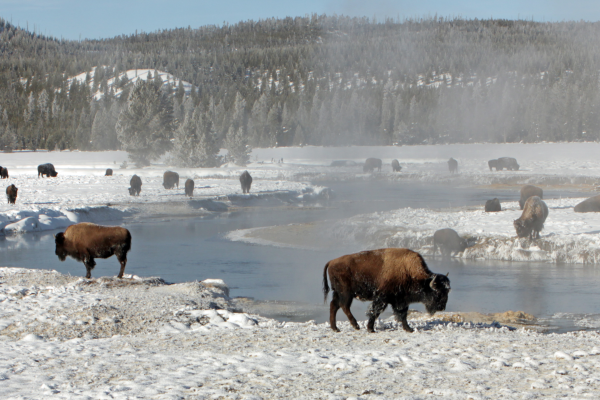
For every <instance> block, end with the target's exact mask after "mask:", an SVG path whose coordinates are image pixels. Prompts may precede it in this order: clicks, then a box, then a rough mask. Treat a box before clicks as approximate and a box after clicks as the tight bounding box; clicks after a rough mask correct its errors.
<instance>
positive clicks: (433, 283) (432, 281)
mask: <svg viewBox="0 0 600 400" xmlns="http://www.w3.org/2000/svg"><path fill="white" fill-rule="evenodd" d="M435 278H437V275H436V276H434V277H433V279H432V280H431V283H430V284H429V286H430V287H431V288H432V289H435Z"/></svg>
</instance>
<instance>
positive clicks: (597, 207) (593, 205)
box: [575, 195, 600, 213]
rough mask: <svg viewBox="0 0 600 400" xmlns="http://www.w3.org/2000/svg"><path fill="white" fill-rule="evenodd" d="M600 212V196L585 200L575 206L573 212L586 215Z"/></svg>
mask: <svg viewBox="0 0 600 400" xmlns="http://www.w3.org/2000/svg"><path fill="white" fill-rule="evenodd" d="M599 211H600V195H598V196H594V197H590V198H589V199H587V200H584V201H582V202H581V203H579V204H577V205H576V206H575V212H580V213H586V212H599Z"/></svg>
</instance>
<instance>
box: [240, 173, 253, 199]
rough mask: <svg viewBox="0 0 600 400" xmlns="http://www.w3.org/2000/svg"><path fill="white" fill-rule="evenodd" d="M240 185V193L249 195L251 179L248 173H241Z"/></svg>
mask: <svg viewBox="0 0 600 400" xmlns="http://www.w3.org/2000/svg"><path fill="white" fill-rule="evenodd" d="M240 183H241V184H242V193H244V194H246V193H250V186H252V177H251V176H250V173H249V172H248V171H244V172H242V174H241V175H240Z"/></svg>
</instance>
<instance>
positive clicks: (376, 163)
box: [363, 158, 382, 172]
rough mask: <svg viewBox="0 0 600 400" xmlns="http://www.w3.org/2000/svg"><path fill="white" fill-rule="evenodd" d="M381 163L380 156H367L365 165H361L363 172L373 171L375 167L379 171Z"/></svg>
mask: <svg viewBox="0 0 600 400" xmlns="http://www.w3.org/2000/svg"><path fill="white" fill-rule="evenodd" d="M381 165H382V163H381V159H380V158H367V159H366V160H365V165H363V172H373V171H374V170H375V169H377V171H380V172H381Z"/></svg>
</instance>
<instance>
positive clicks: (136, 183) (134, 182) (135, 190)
mask: <svg viewBox="0 0 600 400" xmlns="http://www.w3.org/2000/svg"><path fill="white" fill-rule="evenodd" d="M129 186H131V187H130V188H129V194H130V195H131V196H139V195H140V192H141V191H142V178H140V177H139V176H137V175H133V176H132V177H131V180H130V181H129Z"/></svg>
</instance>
